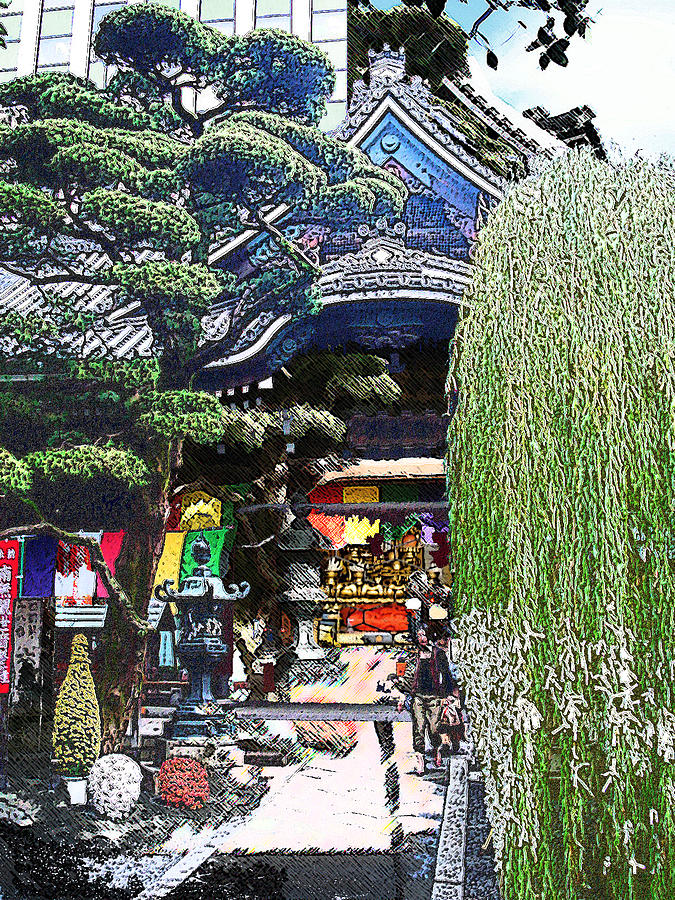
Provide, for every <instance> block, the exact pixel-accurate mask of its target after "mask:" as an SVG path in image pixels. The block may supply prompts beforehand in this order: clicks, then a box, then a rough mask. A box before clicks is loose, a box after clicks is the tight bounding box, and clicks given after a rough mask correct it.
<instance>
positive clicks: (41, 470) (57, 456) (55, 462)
mask: <svg viewBox="0 0 675 900" xmlns="http://www.w3.org/2000/svg"><path fill="white" fill-rule="evenodd" d="M25 463H26V465H27V466H28V468H29V470H30V471H31V473H32V474H34V475H39V476H40V477H41V478H44V479H47V480H48V481H55V480H57V479H58V478H62V477H64V476H66V477H68V476H69V477H76V478H80V479H84V480H87V479H90V478H98V477H105V478H113V479H116V480H117V481H120V482H122V483H123V484H124V485H126V486H127V487H129V488H130V489H142V488H144V487H147V486H148V484H149V483H150V470H149V469H148V466H147V464H146V463H145V461H144V460H142V459H141V458H140V457H138V456H137V455H136V454H135V453H132V451H131V450H120V449H118V448H116V447H112V446H101V447H100V446H98V445H83V446H80V447H72V448H70V449H69V450H41V451H36V452H35V453H30V454H29V455H28V456H27V457H26V458H25Z"/></svg>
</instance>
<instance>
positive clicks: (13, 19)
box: [0, 16, 21, 43]
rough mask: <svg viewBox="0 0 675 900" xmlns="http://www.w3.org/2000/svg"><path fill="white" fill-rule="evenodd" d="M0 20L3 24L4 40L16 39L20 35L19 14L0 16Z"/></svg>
mask: <svg viewBox="0 0 675 900" xmlns="http://www.w3.org/2000/svg"><path fill="white" fill-rule="evenodd" d="M0 22H2V24H3V25H4V26H5V31H6V32H7V36H6V37H5V41H7V42H8V43H9V41H18V40H19V38H20V37H21V16H1V17H0Z"/></svg>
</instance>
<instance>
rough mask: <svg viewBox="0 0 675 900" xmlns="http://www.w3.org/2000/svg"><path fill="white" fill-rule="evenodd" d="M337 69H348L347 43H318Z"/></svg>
mask: <svg viewBox="0 0 675 900" xmlns="http://www.w3.org/2000/svg"><path fill="white" fill-rule="evenodd" d="M317 47H318V48H319V50H322V51H323V52H324V53H325V54H326V56H327V57H328V59H329V60H330V61H331V62H332V63H333V66H334V67H335V68H336V69H346V68H347V41H324V42H322V43H317Z"/></svg>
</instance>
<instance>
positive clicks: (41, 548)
mask: <svg viewBox="0 0 675 900" xmlns="http://www.w3.org/2000/svg"><path fill="white" fill-rule="evenodd" d="M58 545H59V542H58V541H57V540H56V538H53V537H51V536H49V535H45V534H39V535H36V536H35V537H29V538H27V540H25V541H24V544H23V580H22V583H21V596H22V597H39V598H41V597H51V596H52V594H53V593H54V571H55V568H56V550H57V547H58Z"/></svg>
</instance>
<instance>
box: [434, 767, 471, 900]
mask: <svg viewBox="0 0 675 900" xmlns="http://www.w3.org/2000/svg"><path fill="white" fill-rule="evenodd" d="M468 774H469V764H468V759H467V757H466V756H452V757H451V758H450V762H449V765H448V786H447V788H446V790H445V803H444V804H443V821H442V823H441V831H440V835H439V838H438V855H437V857H436V874H435V876H434V891H433V894H432V900H446V898H448V900H463V898H464V871H465V865H464V854H465V851H466V820H467V812H468V804H469V792H468V786H469V780H468Z"/></svg>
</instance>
